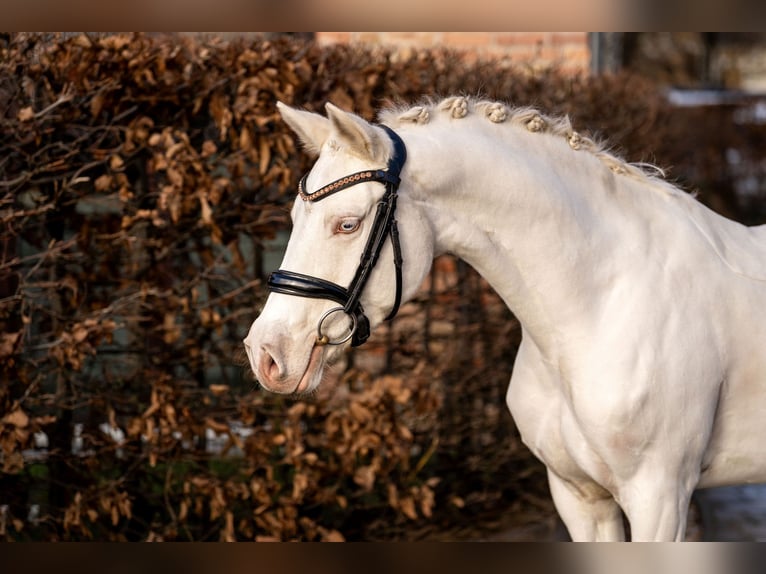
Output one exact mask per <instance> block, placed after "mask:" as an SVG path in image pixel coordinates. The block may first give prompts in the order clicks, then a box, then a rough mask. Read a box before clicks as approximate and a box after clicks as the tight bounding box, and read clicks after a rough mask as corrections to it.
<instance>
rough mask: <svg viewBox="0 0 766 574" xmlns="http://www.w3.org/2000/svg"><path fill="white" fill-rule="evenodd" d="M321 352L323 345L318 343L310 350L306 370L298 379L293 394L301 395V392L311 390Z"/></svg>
mask: <svg viewBox="0 0 766 574" xmlns="http://www.w3.org/2000/svg"><path fill="white" fill-rule="evenodd" d="M323 353H324V347H323V346H320V345H316V346H315V347H314V348H313V349H312V350H311V356H310V357H309V362H308V365H306V370H305V371H304V373H303V376H302V377H301V380H300V381H298V385H297V386H296V387H295V390H294V391H293V394H295V395H302V394H303V393H305V392H307V391H309V390H311V386H312V382H313V380H314V378H315V376H314V375H315V374H316V373H317V370H318V369H319V365H320V363H321V361H322V355H323Z"/></svg>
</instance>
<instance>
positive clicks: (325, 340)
mask: <svg viewBox="0 0 766 574" xmlns="http://www.w3.org/2000/svg"><path fill="white" fill-rule="evenodd" d="M338 311H342V312H344V313H345V312H346V310H345V309H344V308H343V307H333V308H332V309H330V310H329V311H327V312H326V313H325V314H324V315H322V317H321V318H320V319H319V323H317V341H316V344H317V345H319V346H322V345H342V344H343V343H345V342H346V341H349V340H350V339H351V337H353V336H354V333H356V327H357V322H356V317H355V316H354V315H351V314H348V313H346V314H347V315H348V316H349V317H350V318H351V331H350V332H349V334H348V335H346V337H344V338H343V339H341V340H340V341H330V338H329V337H328V336H327V335H325V334H323V333H322V324H323V323H324V322H325V319H327V317H329V316H330V315H332V314H333V313H337V312H338Z"/></svg>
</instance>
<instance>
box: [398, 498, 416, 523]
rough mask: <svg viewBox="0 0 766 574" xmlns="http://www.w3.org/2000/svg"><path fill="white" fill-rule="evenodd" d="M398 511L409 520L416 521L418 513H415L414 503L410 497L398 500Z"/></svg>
mask: <svg viewBox="0 0 766 574" xmlns="http://www.w3.org/2000/svg"><path fill="white" fill-rule="evenodd" d="M399 509H400V510H401V511H402V514H404V515H405V516H406V517H407V518H409V519H410V520H417V519H418V513H417V512H416V511H415V501H414V500H413V499H412V497H411V496H407V497H406V498H402V499H401V500H399Z"/></svg>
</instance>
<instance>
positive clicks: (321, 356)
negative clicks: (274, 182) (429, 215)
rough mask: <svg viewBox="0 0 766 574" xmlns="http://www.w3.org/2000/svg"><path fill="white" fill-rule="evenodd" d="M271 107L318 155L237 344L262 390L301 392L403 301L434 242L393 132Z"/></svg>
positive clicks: (333, 112) (334, 111) (335, 114)
mask: <svg viewBox="0 0 766 574" xmlns="http://www.w3.org/2000/svg"><path fill="white" fill-rule="evenodd" d="M278 108H279V111H280V113H281V115H282V118H283V119H284V121H285V122H286V123H287V124H288V125H289V126H290V127H291V128H292V129H293V130H294V131H295V132H296V134H297V135H298V137H299V138H300V140H301V142H302V143H303V145H304V147H305V148H306V150H307V151H308V152H309V153H311V154H314V155H318V158H317V160H316V163H315V164H314V166H313V168H312V169H311V171H310V172H309V173H308V174H307V175H306V176H305V177H304V178H303V179H302V180H301V183H300V185H299V196H298V199H297V200H296V201H295V203H294V205H293V208H292V211H291V217H292V222H293V230H292V234H291V236H290V240H289V242H288V245H287V250H286V252H285V256H284V259H283V261H282V265H281V266H280V269H279V270H278V271H276V272H274V273H273V274H272V275H271V276H270V278H269V288H270V290H271V294H270V295H269V297H268V299H267V301H266V305H265V306H264V308H263V311H262V312H261V314H260V316H259V317H258V319H256V321H255V322H254V323H253V325H252V326H251V328H250V332H249V333H248V335H247V337H246V338H245V340H244V344H245V349H246V352H247V356H248V358H249V361H250V365H251V367H252V370H253V372H254V374H255V376H256V378H257V379H258V381H259V382H260V383H261V385H263V387H265V388H266V389H267V390H270V391H273V392H277V393H285V394H293V393H298V394H301V393H306V392H309V391H312V390H314V389H316V388H317V386H318V385H319V384H320V382H321V380H322V375H323V373H324V371H325V366H326V365H328V364H332V363H333V362H335V361H337V360H338V359H339V358H340V357H341V356H342V353H343V351H344V349H345V348H347V347H348V346H350V345H359V344H362V343H363V342H364V341H365V340H366V339H367V336H368V335H369V331H370V330H371V329H374V328H375V326H376V325H378V324H379V323H381V322H382V321H383V320H384V319H386V318H391V317H392V316H393V315H394V314H395V313H396V310H397V309H398V307H399V304H400V301H402V300H406V299H408V298H410V297H412V295H413V294H414V293H415V291H416V290H417V288H418V287H419V286H420V284H421V282H422V280H423V278H424V277H425V275H426V273H427V272H428V270H429V268H430V266H431V261H432V259H433V239H432V232H431V229H430V227H429V225H427V224H426V223H425V221H426V219H425V214H424V213H423V212H422V210H421V208H420V207H419V206H418V204H416V203H415V202H413V201H412V199H411V197H410V195H409V194H408V182H407V181H406V178H404V179H401V178H402V169H403V167H404V165H405V159H406V147H405V145H404V143H403V141H402V140H401V139H400V138H399V136H398V135H397V134H396V133H394V132H392V131H391V130H390V129H389V128H386V127H384V126H381V125H375V124H371V123H368V122H367V121H365V120H364V119H362V118H360V117H359V116H356V115H354V114H351V113H348V112H344V111H342V110H340V109H338V108H337V107H335V106H333V105H331V104H327V106H326V111H327V117H324V116H321V115H319V114H315V113H312V112H306V111H302V110H297V109H293V108H290V107H288V106H286V105H284V104H281V103H280V104H278ZM400 180H401V181H400ZM397 203H398V204H399V206H398V208H397ZM400 230H401V231H400Z"/></svg>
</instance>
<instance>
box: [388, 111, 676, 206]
mask: <svg viewBox="0 0 766 574" xmlns="http://www.w3.org/2000/svg"><path fill="white" fill-rule="evenodd" d="M477 117H478V118H484V119H486V120H487V121H489V122H492V123H495V124H502V123H505V124H508V125H509V126H512V127H515V128H521V129H524V130H526V131H527V132H530V133H536V134H550V135H554V136H558V137H561V138H563V139H564V140H565V141H566V142H567V143H568V144H569V147H571V148H572V149H573V150H575V151H586V152H588V153H591V154H593V155H595V156H596V157H597V158H598V159H599V160H600V161H601V163H603V164H604V165H605V166H606V167H607V168H609V169H610V170H611V171H612V172H613V173H615V174H616V175H618V176H625V177H629V178H633V179H637V180H640V181H645V182H646V183H649V184H653V187H659V188H661V189H662V190H664V191H665V192H670V193H674V194H675V193H682V192H681V190H679V189H678V188H677V187H675V186H674V185H672V184H671V183H670V182H668V181H667V180H665V171H664V170H663V169H662V168H660V167H658V166H656V165H654V164H651V163H647V162H639V163H631V162H628V161H626V160H625V159H623V158H621V157H620V156H619V155H617V154H615V153H614V152H613V151H611V150H610V149H609V148H608V147H607V145H606V144H605V143H604V142H603V141H599V140H596V139H594V138H592V137H590V136H588V135H585V134H583V133H581V132H578V131H576V130H575V129H574V127H573V126H572V122H571V120H570V119H569V117H568V116H551V115H547V114H544V113H543V112H541V111H540V110H539V109H537V108H535V107H532V106H520V107H512V106H509V105H507V104H505V103H503V102H498V101H492V100H482V99H478V98H471V97H466V96H450V97H447V98H443V99H439V100H437V99H424V100H422V101H421V102H419V103H417V104H415V105H412V106H403V105H400V106H392V107H389V108H386V109H384V110H382V111H381V112H380V113H379V114H378V120H379V121H380V122H381V123H384V124H386V125H388V126H390V127H392V128H396V127H401V126H404V125H412V124H418V125H427V124H430V123H433V122H435V121H438V120H439V119H442V118H451V119H463V118H469V119H470V118H477ZM454 125H455V127H456V129H459V128H460V126H461V125H464V124H462V122H456V123H455V124H454Z"/></svg>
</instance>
